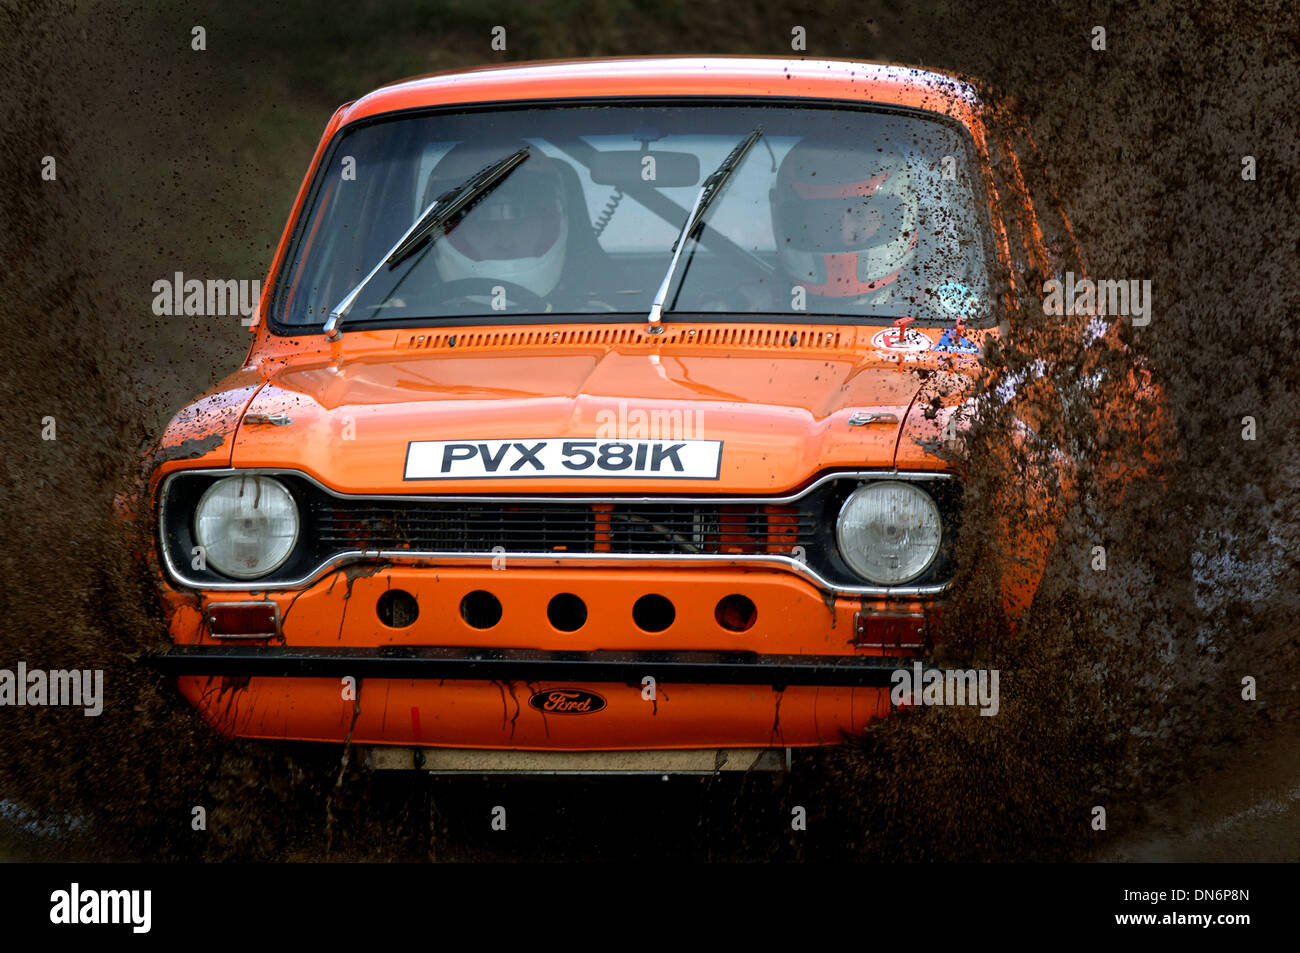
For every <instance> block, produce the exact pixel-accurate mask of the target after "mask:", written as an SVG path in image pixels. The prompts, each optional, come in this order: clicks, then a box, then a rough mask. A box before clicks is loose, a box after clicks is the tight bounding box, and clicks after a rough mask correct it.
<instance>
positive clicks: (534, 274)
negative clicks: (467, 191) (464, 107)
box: [424, 141, 569, 297]
mask: <svg viewBox="0 0 1300 953" xmlns="http://www.w3.org/2000/svg"><path fill="white" fill-rule="evenodd" d="M524 145H525V143H524V142H522V141H514V142H511V141H505V142H495V143H483V142H481V141H480V142H474V143H469V142H462V143H460V144H459V145H457V146H454V147H453V148H452V149H451V150H450V151H449V152H448V153H447V154H446V155H445V156H443V158H442V159H441V160H440V161H439V162H438V164H437V166H436V167H435V168H434V170H433V172H432V173H431V174H430V176H429V183H428V185H427V186H425V190H424V205H425V207H428V205H429V204H430V203H431V202H433V200H434V199H436V198H437V197H438V196H439V195H441V194H442V193H443V192H445V191H447V190H448V189H450V188H454V187H455V186H457V185H459V184H460V183H462V182H464V181H465V180H466V179H468V178H469V177H470V176H472V175H474V174H475V173H476V172H478V171H480V170H481V169H483V168H485V167H486V166H488V165H491V164H492V163H493V162H496V161H497V160H499V159H501V158H502V157H503V156H507V155H509V154H510V153H512V152H514V151H516V150H518V149H522V148H523V147H524ZM568 237H569V231H568V222H567V221H566V216H565V214H564V183H563V180H562V179H561V178H560V173H559V170H558V169H557V168H556V166H555V162H554V160H552V159H551V158H549V157H548V156H546V155H544V154H543V153H542V152H541V151H540V150H539V149H538V148H537V147H536V146H533V147H532V148H531V149H530V151H529V154H528V158H527V159H525V160H524V161H523V162H522V163H520V164H519V165H517V166H515V168H514V169H513V170H512V171H511V172H510V174H509V175H507V176H506V178H505V179H504V180H502V181H501V182H499V183H498V184H497V186H496V187H495V188H494V189H493V190H492V191H491V192H489V193H488V194H487V195H486V196H484V197H483V198H481V199H479V200H478V202H477V203H475V204H474V205H473V206H471V208H470V210H469V211H468V212H466V213H463V214H462V215H461V216H460V220H459V221H457V222H453V224H452V226H451V228H449V229H448V231H447V233H446V236H445V237H444V238H443V239H441V240H440V241H438V242H437V243H436V244H435V245H434V246H433V249H432V256H433V260H434V264H435V267H436V268H437V270H438V275H439V277H440V278H442V280H443V281H455V280H458V279H462V278H488V279H498V280H501V281H508V282H512V283H514V284H517V285H520V286H522V287H524V288H526V289H528V290H529V291H531V292H533V294H536V295H539V296H542V297H545V296H546V295H548V294H550V293H551V291H553V290H554V289H555V286H556V285H557V284H559V281H560V274H561V272H562V271H563V269H564V254H565V248H566V246H567V244H568Z"/></svg>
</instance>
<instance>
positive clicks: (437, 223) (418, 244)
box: [324, 146, 528, 341]
mask: <svg viewBox="0 0 1300 953" xmlns="http://www.w3.org/2000/svg"><path fill="white" fill-rule="evenodd" d="M527 158H528V147H527V146H524V147H523V148H522V149H519V150H517V151H515V152H512V153H511V154H510V155H508V156H506V157H505V158H504V159H500V160H498V161H496V162H493V163H492V164H491V165H489V166H486V167H484V168H483V169H481V170H479V171H478V172H476V173H475V174H474V175H472V176H470V177H469V178H468V179H466V180H465V181H464V182H462V183H461V184H460V185H457V186H455V187H453V188H450V189H448V190H447V191H446V192H443V193H442V194H441V195H439V196H438V197H437V198H436V199H434V200H433V202H432V203H431V204H430V205H429V207H428V208H426V209H425V210H424V211H423V212H422V213H420V217H419V218H417V219H416V220H415V222H414V224H412V225H411V227H410V228H408V229H407V230H406V234H404V235H403V236H402V237H401V238H399V239H398V240H397V244H395V245H394V246H393V247H392V248H391V249H389V251H388V254H386V255H385V256H384V257H383V258H381V259H380V260H379V262H378V263H377V264H376V265H375V267H374V268H372V269H370V274H368V275H366V276H365V277H364V278H362V279H361V283H360V284H358V285H357V286H356V287H355V288H353V289H352V290H351V291H349V292H348V293H347V296H346V297H344V299H343V300H342V301H340V302H339V303H338V304H337V305H335V306H334V310H332V311H331V312H330V316H329V320H328V321H326V322H325V327H324V331H325V337H326V338H328V339H329V340H331V341H337V340H338V339H339V338H340V337H341V336H342V332H340V331H339V325H340V324H342V323H343V319H344V318H345V317H346V316H347V313H348V311H349V310H350V309H351V308H352V303H353V302H354V301H356V299H357V295H359V294H361V292H362V291H363V290H365V287H366V285H368V284H370V282H371V280H372V279H373V278H374V277H375V275H377V274H379V271H380V269H382V268H384V267H385V266H387V267H388V268H389V269H390V270H391V269H393V268H396V267H397V266H398V265H400V264H401V263H402V262H404V261H406V259H408V258H410V257H411V256H412V255H413V254H415V253H416V252H417V251H419V250H420V249H421V248H422V247H424V246H425V245H427V244H429V243H430V242H433V241H436V240H437V239H438V235H439V230H440V229H441V228H442V227H443V226H444V225H446V224H447V223H448V222H449V221H451V220H452V219H453V218H455V217H456V216H457V215H459V214H460V213H461V212H464V211H466V210H467V209H468V208H469V207H470V206H471V205H472V204H473V203H474V202H476V201H478V200H479V199H481V198H482V197H483V196H485V195H487V194H488V193H489V192H491V191H492V190H493V189H494V188H496V187H497V185H499V184H500V183H501V182H502V180H504V179H505V177H506V176H507V175H509V174H510V173H511V172H513V171H514V170H515V167H516V166H518V165H519V164H520V163H521V162H523V161H524V160H525V159H527Z"/></svg>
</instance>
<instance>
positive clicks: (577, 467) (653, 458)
mask: <svg viewBox="0 0 1300 953" xmlns="http://www.w3.org/2000/svg"><path fill="white" fill-rule="evenodd" d="M721 465H722V441H721V440H565V439H563V438H559V437H556V438H549V439H543V440H533V439H523V440H414V441H412V442H411V445H410V446H409V447H408V448H407V452H406V479H408V480H463V479H489V478H492V477H504V478H518V477H663V478H667V479H672V478H677V479H686V480H716V479H718V473H719V469H720V467H721Z"/></svg>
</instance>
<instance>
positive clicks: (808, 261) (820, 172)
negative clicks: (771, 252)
mask: <svg viewBox="0 0 1300 953" xmlns="http://www.w3.org/2000/svg"><path fill="white" fill-rule="evenodd" d="M770 199H771V203H772V226H773V228H774V229H775V232H776V248H777V252H778V254H779V255H780V256H781V261H782V263H783V264H784V265H785V267H786V270H787V271H788V272H789V273H790V276H791V277H792V278H793V279H794V280H795V281H798V282H800V283H802V284H803V285H804V287H805V288H807V290H808V291H810V292H811V293H813V294H816V295H823V296H825V297H830V298H857V297H861V296H862V295H866V294H869V293H871V292H874V291H877V290H879V289H880V288H883V287H885V286H886V285H888V284H891V283H892V282H893V281H894V280H895V279H896V278H897V277H898V276H899V274H900V273H901V272H902V270H903V267H904V266H905V265H906V264H907V263H908V262H909V261H910V260H911V258H912V256H913V255H914V254H915V252H916V242H917V237H918V224H917V221H918V217H919V216H918V210H919V204H920V203H919V202H918V199H917V194H916V189H915V187H914V185H913V181H912V175H911V172H910V171H909V169H908V166H907V163H906V161H905V160H904V159H903V158H902V157H900V156H885V155H878V154H875V153H871V152H856V151H849V150H846V149H845V148H844V147H843V146H841V145H835V144H831V143H821V142H816V141H812V140H808V139H805V140H803V141H802V142H800V143H798V144H797V145H795V147H794V148H793V149H791V150H790V151H789V152H788V153H787V154H786V156H785V158H784V159H782V160H781V168H780V170H779V171H778V172H777V176H776V187H775V188H774V189H772V192H771V195H770Z"/></svg>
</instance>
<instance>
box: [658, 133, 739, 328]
mask: <svg viewBox="0 0 1300 953" xmlns="http://www.w3.org/2000/svg"><path fill="white" fill-rule="evenodd" d="M762 134H763V127H762V126H759V127H758V128H757V129H755V130H754V131H753V132H751V133H750V134H749V135H748V136H746V137H745V138H744V139H743V140H741V142H740V143H738V144H737V145H736V148H734V149H732V150H731V152H730V153H729V154H728V155H727V157H726V158H725V159H723V160H722V164H721V165H720V166H718V167H717V168H716V169H714V170H713V173H712V174H711V175H710V176H709V177H708V178H707V179H705V180H704V184H703V185H702V186H700V191H699V194H698V195H696V196H695V205H694V206H692V207H691V214H690V215H688V216H686V223H685V224H684V225H683V226H682V230H681V233H680V234H679V235H678V236H677V241H675V242H673V260H672V261H671V262H669V264H668V274H666V275H664V280H663V284H661V285H660V286H659V291H658V292H656V293H655V300H654V304H652V305H651V306H650V333H651V334H659V333H660V332H662V331H663V323H662V318H663V312H664V302H665V301H666V300H667V298H668V290H669V288H670V287H671V286H672V283H673V276H674V275H675V274H677V263H678V262H679V261H681V257H682V251H683V250H684V249H685V248H686V245H687V243H688V242H690V241H692V240H693V239H695V238H696V236H697V235H698V233H699V230H700V228H701V227H702V225H703V222H704V213H705V212H707V211H708V210H709V206H710V205H712V204H713V201H714V199H716V198H717V197H718V195H719V194H720V193H721V192H722V187H723V186H724V185H726V184H727V180H728V179H730V178H731V173H733V172H735V171H736V167H737V166H739V165H740V163H741V162H742V161H744V159H745V156H746V155H748V154H749V150H750V149H752V148H754V143H756V142H758V137H759V136H761V135H762Z"/></svg>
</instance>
